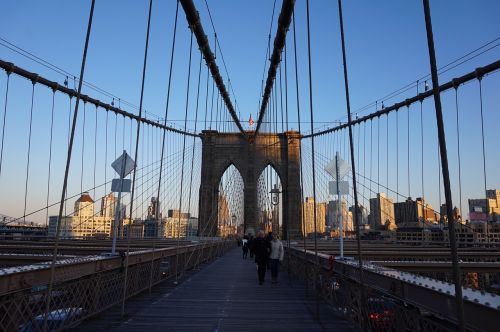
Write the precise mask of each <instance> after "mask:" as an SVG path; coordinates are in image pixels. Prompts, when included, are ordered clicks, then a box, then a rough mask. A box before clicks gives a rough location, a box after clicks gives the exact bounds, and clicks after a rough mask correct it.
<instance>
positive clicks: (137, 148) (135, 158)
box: [121, 0, 153, 316]
mask: <svg viewBox="0 0 500 332" xmlns="http://www.w3.org/2000/svg"><path fill="white" fill-rule="evenodd" d="M152 7H153V0H149V12H148V27H147V30H146V45H145V46H144V61H143V65H142V80H141V98H140V102H139V118H141V117H142V103H143V101H144V83H145V81H146V65H147V59H148V47H149V30H150V26H151V10H152ZM140 134H141V121H137V132H136V136H135V152H134V161H135V164H134V170H133V173H132V192H131V193H130V213H129V218H130V220H133V216H132V214H133V213H134V209H133V205H134V194H135V180H136V172H137V163H138V160H137V157H138V156H139V138H140ZM129 253H130V232H127V254H126V256H125V271H124V276H123V278H124V281H123V295H122V310H121V313H122V316H123V315H124V314H125V299H126V298H127V281H128V277H127V274H128V261H129Z"/></svg>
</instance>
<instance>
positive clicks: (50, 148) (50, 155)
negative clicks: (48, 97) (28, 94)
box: [45, 89, 95, 227]
mask: <svg viewBox="0 0 500 332" xmlns="http://www.w3.org/2000/svg"><path fill="white" fill-rule="evenodd" d="M55 97H56V89H52V107H51V112H50V138H49V165H48V174H47V200H46V206H47V210H46V214H45V227H48V224H49V197H50V171H51V166H52V139H53V134H54V106H55ZM94 187H95V185H94Z"/></svg>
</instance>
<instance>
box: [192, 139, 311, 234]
mask: <svg viewBox="0 0 500 332" xmlns="http://www.w3.org/2000/svg"><path fill="white" fill-rule="evenodd" d="M201 140H202V165H201V185H200V201H199V228H198V229H199V233H200V234H199V235H200V236H215V235H216V233H217V204H218V200H217V197H218V188H219V182H220V179H221V177H222V175H223V174H224V172H225V171H226V169H227V168H228V167H229V166H230V165H234V167H236V169H238V171H239V172H240V174H241V176H242V178H243V183H244V187H245V188H244V196H245V198H244V205H245V207H244V223H245V224H244V229H245V233H246V234H248V233H253V234H255V232H256V231H257V229H256V228H257V216H258V206H257V180H258V178H259V176H260V174H261V173H262V172H263V171H264V169H265V168H266V167H267V166H268V165H271V166H272V167H273V168H274V169H275V170H276V172H277V173H278V175H279V177H280V180H281V184H282V187H283V188H282V191H283V192H282V197H283V204H282V206H283V211H282V216H283V237H284V238H285V239H287V238H288V237H289V238H290V239H296V238H299V237H301V236H302V227H301V224H302V222H301V220H302V202H301V191H300V134H299V133H298V132H296V131H288V132H284V133H281V134H269V133H259V134H258V135H257V137H254V136H253V132H248V135H247V136H246V137H245V136H244V135H242V134H241V133H219V132H217V131H214V130H204V131H203V132H202V134H201Z"/></svg>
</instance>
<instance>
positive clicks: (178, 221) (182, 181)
mask: <svg viewBox="0 0 500 332" xmlns="http://www.w3.org/2000/svg"><path fill="white" fill-rule="evenodd" d="M192 50H193V32H192V31H191V39H190V44H189V61H188V63H189V65H188V78H187V88H186V110H185V113H184V128H186V126H187V116H188V109H189V87H190V82H191V56H192ZM185 157H186V136H185V135H183V143H182V167H181V186H180V195H179V216H178V220H177V229H178V231H177V246H176V250H175V252H176V255H175V260H176V263H175V283H177V282H178V278H179V241H180V229H181V212H182V191H183V189H184V188H183V187H184V161H185Z"/></svg>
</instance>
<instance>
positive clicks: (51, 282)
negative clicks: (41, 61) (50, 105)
mask: <svg viewBox="0 0 500 332" xmlns="http://www.w3.org/2000/svg"><path fill="white" fill-rule="evenodd" d="M94 6H95V0H92V3H91V7H90V14H89V20H88V24H87V34H86V37H85V46H84V50H83V57H82V65H81V69H80V79H79V82H78V95H77V97H76V103H75V112H74V114H73V123H72V126H71V135H70V139H69V144H68V154H67V158H66V168H65V171H64V180H63V188H62V193H61V201H60V205H59V214H58V218H57V228H56V237H55V241H54V251H53V255H52V262H51V266H50V280H49V287H48V292H47V294H48V296H47V300H46V305H45V315H44V322H43V329H44V330H46V329H47V319H48V316H49V311H50V300H51V294H52V288H53V285H54V274H55V267H56V259H57V252H58V247H59V237H60V231H61V219H62V212H63V206H64V205H65V204H64V203H65V197H66V189H67V185H68V175H69V166H70V163H71V153H72V151H73V141H74V137H75V129H76V122H77V115H78V105H79V104H80V93H81V92H82V83H83V76H84V73H85V64H86V60H87V50H88V46H89V40H90V31H91V29H92V18H93V16H94Z"/></svg>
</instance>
